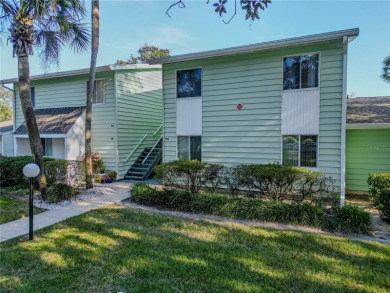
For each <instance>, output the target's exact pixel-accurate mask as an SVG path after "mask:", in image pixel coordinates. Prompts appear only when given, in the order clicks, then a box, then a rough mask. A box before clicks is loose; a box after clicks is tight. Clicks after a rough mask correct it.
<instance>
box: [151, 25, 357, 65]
mask: <svg viewBox="0 0 390 293" xmlns="http://www.w3.org/2000/svg"><path fill="white" fill-rule="evenodd" d="M358 35H359V29H358V28H353V29H348V30H342V31H336V32H328V33H323V34H316V35H309V36H303V37H296V38H289V39H283V40H277V41H271V42H264V43H258V44H252V45H246V46H239V47H232V48H226V49H219V50H212V51H204V52H198V53H190V54H184V55H177V56H171V57H167V58H159V59H153V60H150V61H149V64H167V63H176V62H183V61H189V60H195V59H205V58H213V57H221V56H229V55H236V54H242V53H251V52H258V51H263V50H270V49H279V48H284V47H289V46H299V45H307V44H311V43H318V42H325V41H331V40H336V39H342V38H343V37H347V38H348V41H349V42H350V41H352V40H354V39H355V38H356V37H357V36H358Z"/></svg>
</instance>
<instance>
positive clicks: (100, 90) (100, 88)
mask: <svg viewBox="0 0 390 293" xmlns="http://www.w3.org/2000/svg"><path fill="white" fill-rule="evenodd" d="M88 86H89V81H87V93H88ZM92 103H93V104H103V103H104V80H103V79H98V80H95V87H94V91H93V99H92Z"/></svg>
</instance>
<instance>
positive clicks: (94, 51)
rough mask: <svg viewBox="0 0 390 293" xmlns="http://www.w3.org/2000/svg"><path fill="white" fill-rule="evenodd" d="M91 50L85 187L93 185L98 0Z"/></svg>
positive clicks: (94, 7) (93, 14)
mask: <svg viewBox="0 0 390 293" xmlns="http://www.w3.org/2000/svg"><path fill="white" fill-rule="evenodd" d="M91 18H92V51H91V66H90V70H89V86H88V92H87V105H86V106H87V107H86V110H85V165H86V170H85V171H86V172H85V180H86V188H87V189H89V188H92V187H93V178H92V177H93V170H92V158H91V152H92V150H91V139H92V135H91V129H92V99H93V91H94V84H95V73H96V60H97V55H98V50H99V0H92V11H91Z"/></svg>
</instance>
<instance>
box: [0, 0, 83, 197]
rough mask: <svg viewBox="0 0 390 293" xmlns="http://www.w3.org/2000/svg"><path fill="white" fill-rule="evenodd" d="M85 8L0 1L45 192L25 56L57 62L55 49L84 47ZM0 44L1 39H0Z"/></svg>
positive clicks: (47, 1)
mask: <svg viewBox="0 0 390 293" xmlns="http://www.w3.org/2000/svg"><path fill="white" fill-rule="evenodd" d="M84 14H85V8H84V5H83V3H82V1H80V0H19V1H17V0H11V1H5V0H0V28H7V29H8V32H7V31H6V30H5V29H3V30H2V33H1V38H2V37H5V38H7V40H8V41H9V42H10V43H11V44H12V46H13V57H17V58H18V78H19V96H20V102H21V106H22V110H23V114H24V119H25V121H26V126H27V132H28V136H29V140H30V148H31V153H32V156H33V158H34V160H35V162H36V163H37V165H38V166H39V167H40V169H41V172H40V174H39V175H38V183H39V187H40V190H41V194H42V196H45V195H46V177H45V174H44V165H43V148H42V143H41V139H40V136H39V130H38V125H37V122H36V119H35V113H34V109H33V106H32V101H31V89H30V64H29V55H32V54H33V47H34V48H36V49H38V51H39V52H40V57H41V59H42V61H43V62H44V64H46V65H47V64H50V63H52V62H58V58H59V52H60V50H61V48H62V47H63V46H64V45H65V44H66V43H68V44H70V46H71V47H72V48H73V49H74V50H75V51H80V50H84V49H86V48H87V45H88V42H89V34H88V32H87V30H86V28H85V26H84V25H83V24H81V23H80V19H81V18H82V17H83V16H84ZM0 44H1V42H0Z"/></svg>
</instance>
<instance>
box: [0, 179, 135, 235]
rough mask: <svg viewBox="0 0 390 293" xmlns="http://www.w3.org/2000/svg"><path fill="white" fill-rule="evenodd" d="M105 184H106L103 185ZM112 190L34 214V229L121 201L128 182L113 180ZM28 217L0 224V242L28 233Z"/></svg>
mask: <svg viewBox="0 0 390 293" xmlns="http://www.w3.org/2000/svg"><path fill="white" fill-rule="evenodd" d="M105 186H106V185H105ZM106 187H110V188H112V191H110V192H107V193H106V194H104V195H101V196H97V197H92V198H90V199H87V200H85V201H80V202H76V203H73V204H70V205H67V206H64V207H59V208H56V209H54V210H51V211H47V212H43V213H40V214H37V215H34V231H37V230H39V229H42V228H45V227H48V226H51V225H53V224H56V223H58V222H61V221H63V220H66V219H68V218H71V217H74V216H78V215H81V214H83V213H86V212H88V211H90V210H94V209H98V208H101V207H104V206H107V205H110V204H114V203H118V202H121V201H122V200H124V199H126V198H128V197H129V196H130V194H129V188H130V184H129V183H126V182H115V183H112V184H110V185H109V186H106ZM28 229H29V219H28V217H27V218H23V219H19V220H16V221H12V222H8V223H5V224H2V225H0V242H3V241H7V240H9V239H12V238H15V237H19V236H22V235H26V234H28Z"/></svg>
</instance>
